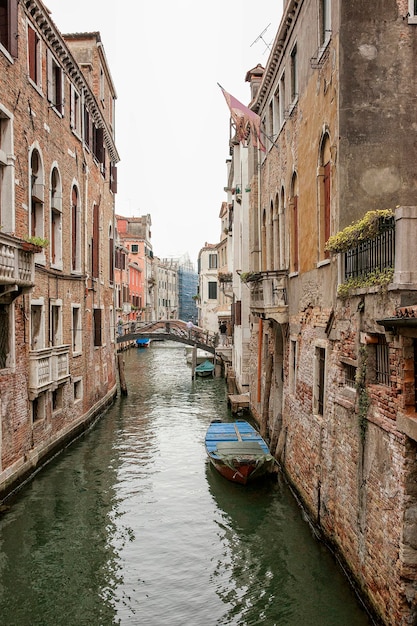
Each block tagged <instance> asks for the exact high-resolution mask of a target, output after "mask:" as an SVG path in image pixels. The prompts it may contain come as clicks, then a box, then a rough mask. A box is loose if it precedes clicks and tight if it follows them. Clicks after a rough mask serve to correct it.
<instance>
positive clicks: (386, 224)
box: [326, 210, 395, 298]
mask: <svg viewBox="0 0 417 626" xmlns="http://www.w3.org/2000/svg"><path fill="white" fill-rule="evenodd" d="M326 249H327V250H330V251H332V252H338V253H341V254H343V268H344V269H343V275H342V278H343V282H341V284H339V286H338V291H337V293H338V295H339V296H340V297H345V298H346V297H348V295H349V294H350V293H351V291H352V290H353V289H358V288H361V287H370V286H374V285H378V286H380V287H382V286H386V285H387V284H389V283H390V282H391V281H392V278H393V274H394V260H395V257H394V254H395V221H394V214H393V212H392V211H389V210H384V211H369V212H368V213H366V215H365V216H364V218H363V219H362V220H360V221H358V222H355V223H354V224H352V225H351V226H348V227H347V228H345V229H344V230H343V231H340V232H339V233H337V234H336V235H333V237H330V238H329V240H328V242H327V244H326Z"/></svg>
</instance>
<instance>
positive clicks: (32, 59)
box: [27, 22, 42, 91]
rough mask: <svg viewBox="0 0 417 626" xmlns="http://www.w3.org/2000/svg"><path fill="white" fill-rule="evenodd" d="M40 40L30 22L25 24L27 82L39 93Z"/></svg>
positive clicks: (40, 73)
mask: <svg viewBox="0 0 417 626" xmlns="http://www.w3.org/2000/svg"><path fill="white" fill-rule="evenodd" d="M41 47H42V43H41V38H40V37H39V35H38V32H37V31H36V30H35V29H34V28H33V26H32V24H31V23H30V22H27V51H28V56H27V69H28V78H29V82H30V83H31V84H32V85H33V86H34V87H35V88H36V89H37V90H38V91H40V90H41V88H42V64H41Z"/></svg>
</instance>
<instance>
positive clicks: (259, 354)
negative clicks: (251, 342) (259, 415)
mask: <svg viewBox="0 0 417 626" xmlns="http://www.w3.org/2000/svg"><path fill="white" fill-rule="evenodd" d="M262 333H263V319H262V318H261V317H260V318H259V327H258V389H257V398H256V399H257V401H258V402H260V401H261V372H262Z"/></svg>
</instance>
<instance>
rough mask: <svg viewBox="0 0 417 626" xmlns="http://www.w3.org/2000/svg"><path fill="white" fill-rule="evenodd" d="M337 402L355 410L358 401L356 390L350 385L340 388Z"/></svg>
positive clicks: (336, 398)
mask: <svg viewBox="0 0 417 626" xmlns="http://www.w3.org/2000/svg"><path fill="white" fill-rule="evenodd" d="M335 402H336V404H339V405H340V406H343V407H344V408H345V409H348V410H350V411H351V410H353V409H354V408H355V403H356V391H355V389H351V388H350V387H344V388H343V389H340V390H339V392H338V394H337V395H336V397H335Z"/></svg>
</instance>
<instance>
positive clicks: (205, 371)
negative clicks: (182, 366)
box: [194, 360, 215, 376]
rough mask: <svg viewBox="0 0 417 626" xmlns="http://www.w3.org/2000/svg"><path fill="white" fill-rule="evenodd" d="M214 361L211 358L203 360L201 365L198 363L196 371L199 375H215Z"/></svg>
mask: <svg viewBox="0 0 417 626" xmlns="http://www.w3.org/2000/svg"><path fill="white" fill-rule="evenodd" d="M214 367H215V365H214V363H212V362H211V361H209V360H206V361H203V363H200V365H197V367H196V368H195V370H194V371H195V373H196V374H197V376H213V374H214Z"/></svg>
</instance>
